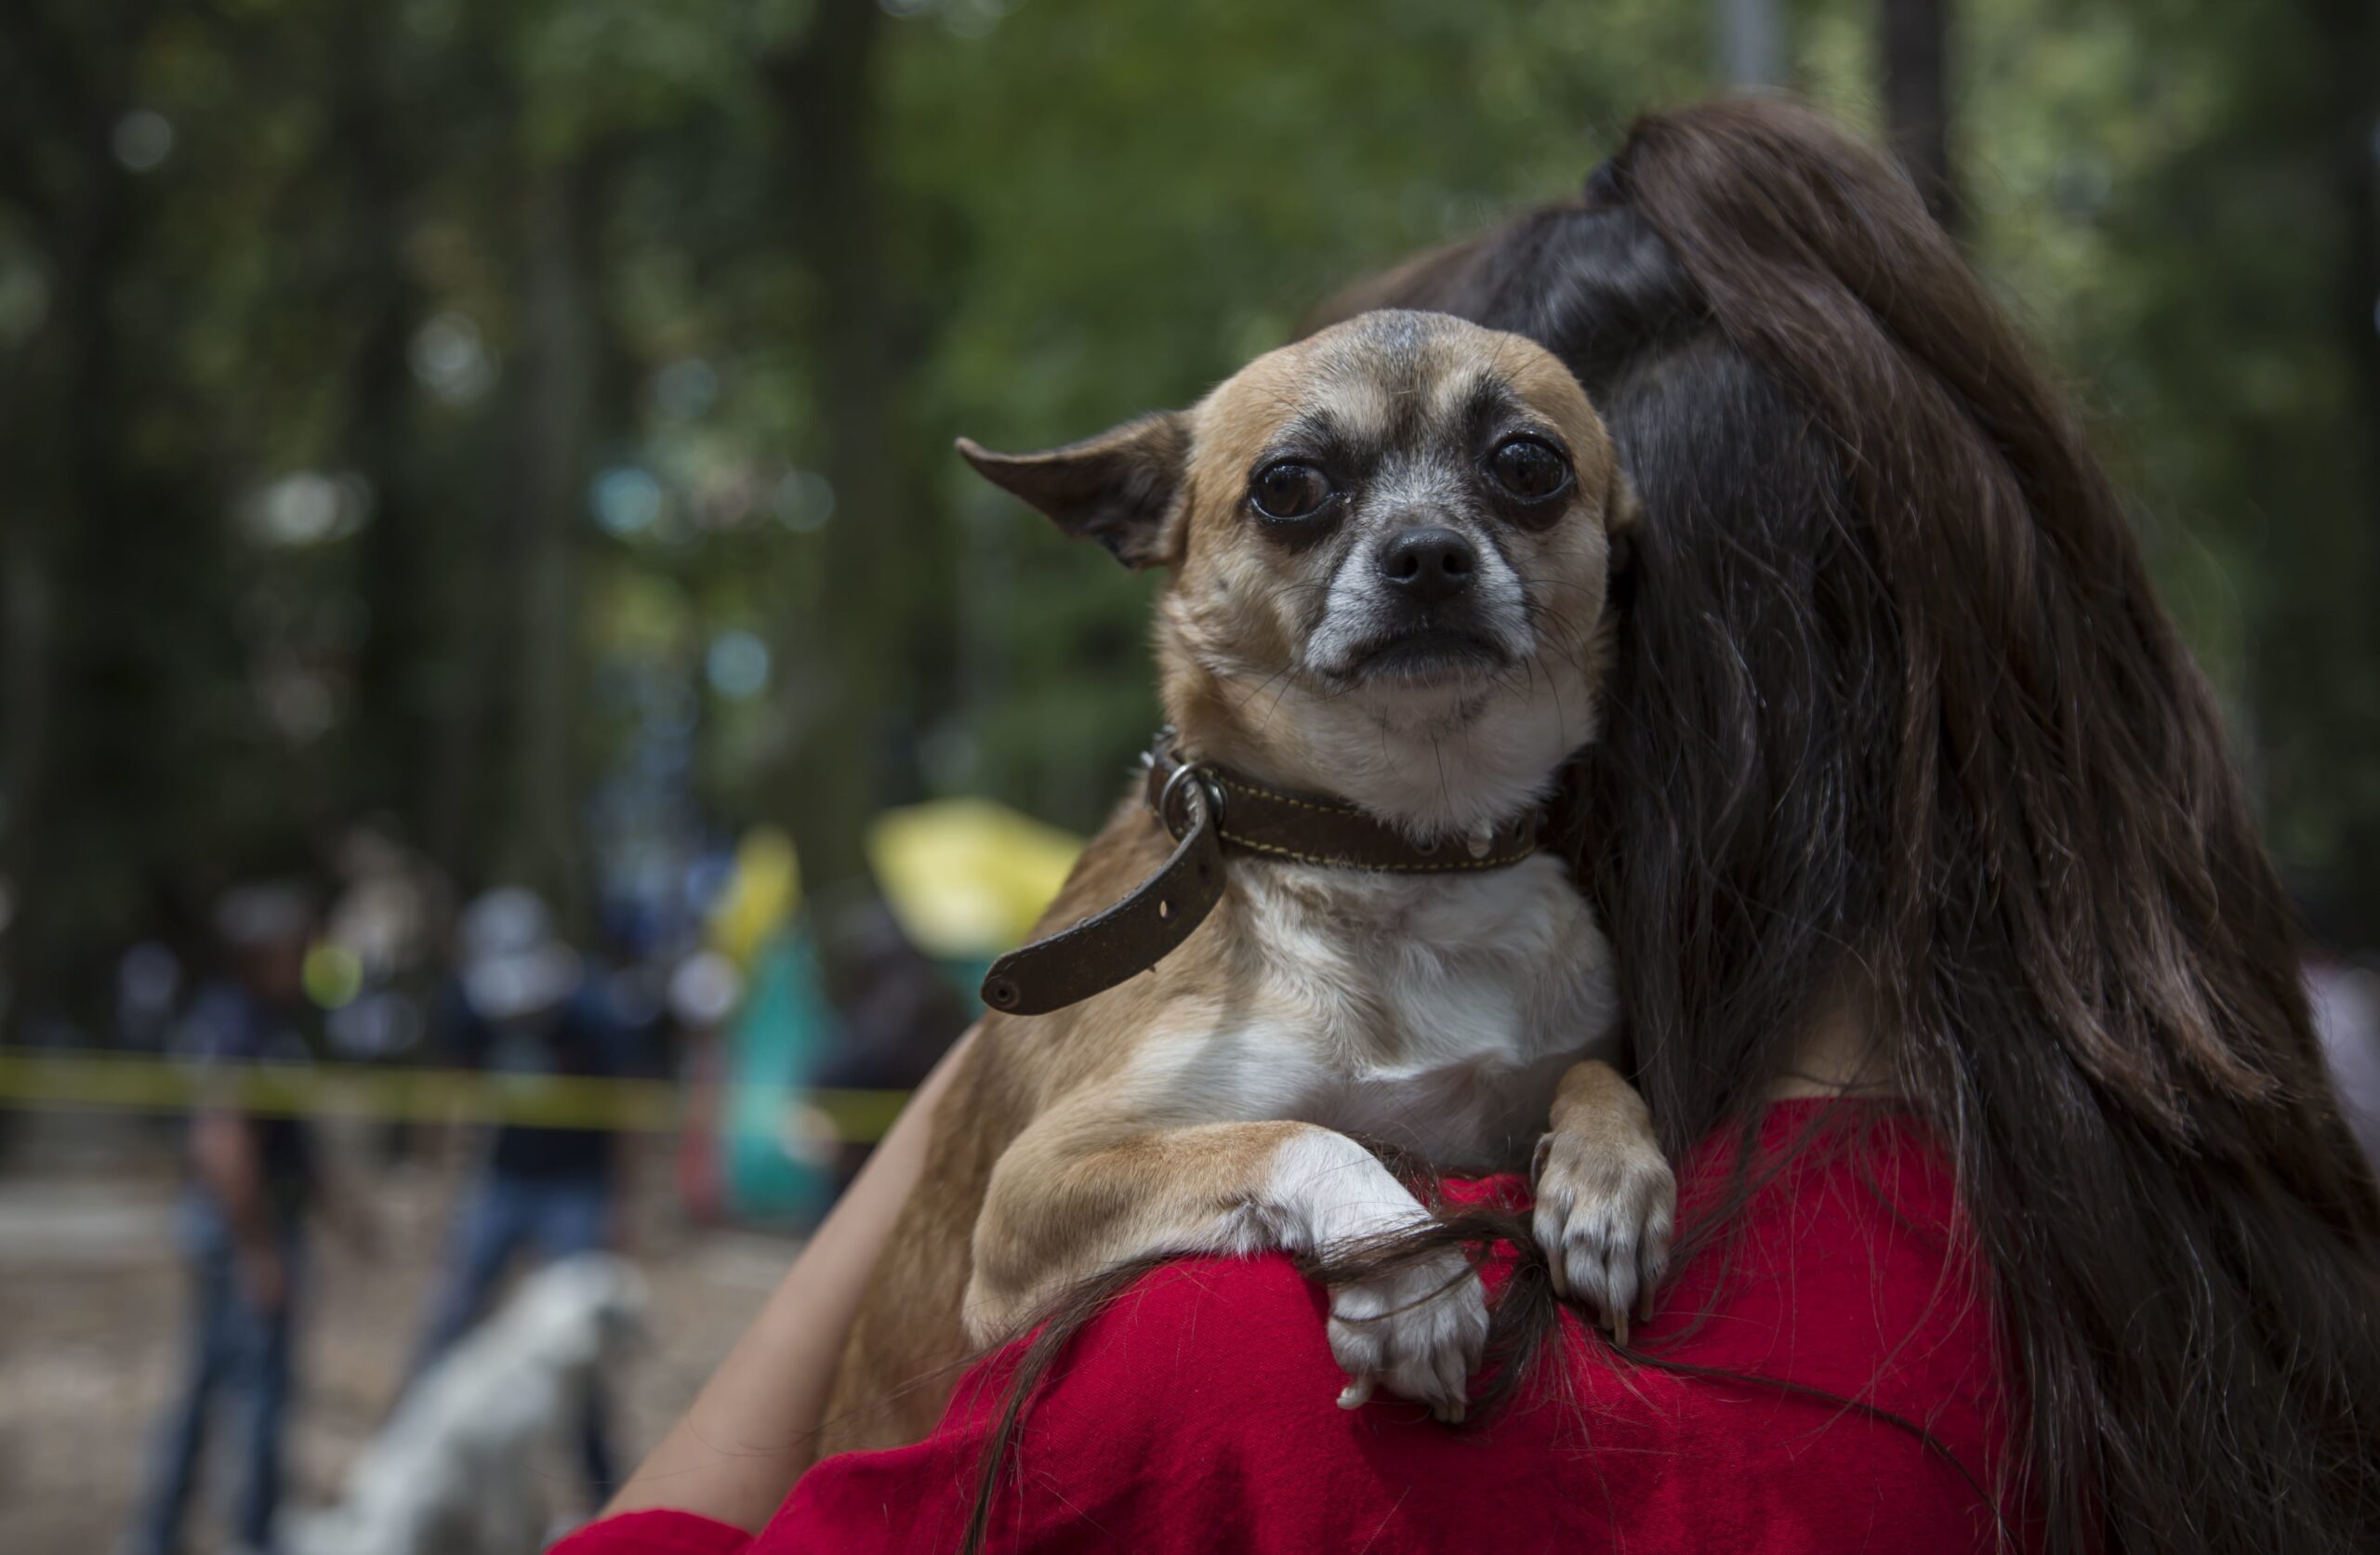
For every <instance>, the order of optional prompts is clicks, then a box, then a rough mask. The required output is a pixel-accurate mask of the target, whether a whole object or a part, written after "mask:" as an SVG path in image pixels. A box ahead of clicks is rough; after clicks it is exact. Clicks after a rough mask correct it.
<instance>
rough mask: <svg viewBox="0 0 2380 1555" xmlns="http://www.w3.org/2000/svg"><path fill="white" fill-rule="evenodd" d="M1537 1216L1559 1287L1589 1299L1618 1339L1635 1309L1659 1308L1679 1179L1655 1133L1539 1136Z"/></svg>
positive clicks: (1644, 1315) (1642, 1316)
mask: <svg viewBox="0 0 2380 1555" xmlns="http://www.w3.org/2000/svg"><path fill="white" fill-rule="evenodd" d="M1534 1165H1535V1171H1534V1174H1533V1175H1534V1176H1535V1178H1536V1179H1537V1211H1536V1214H1535V1216H1534V1217H1533V1219H1532V1221H1531V1229H1532V1230H1533V1231H1534V1232H1536V1236H1537V1243H1538V1245H1539V1246H1540V1248H1542V1249H1543V1250H1544V1253H1545V1258H1546V1266H1547V1275H1548V1277H1549V1278H1550V1279H1551V1281H1552V1282H1553V1285H1554V1293H1555V1294H1556V1295H1559V1296H1561V1297H1562V1298H1564V1299H1566V1300H1575V1301H1583V1302H1585V1303H1586V1304H1587V1305H1588V1306H1589V1307H1590V1308H1592V1309H1593V1311H1594V1312H1595V1314H1596V1319H1597V1322H1598V1324H1600V1325H1601V1326H1603V1327H1605V1328H1607V1329H1609V1330H1610V1331H1611V1337H1612V1340H1613V1342H1614V1343H1616V1344H1621V1345H1625V1344H1626V1343H1627V1342H1628V1330H1629V1314H1630V1313H1631V1311H1633V1312H1634V1313H1635V1316H1636V1320H1637V1321H1638V1322H1640V1323H1643V1322H1649V1321H1650V1320H1651V1318H1652V1315H1653V1297H1654V1292H1655V1290H1656V1289H1657V1287H1659V1285H1660V1282H1661V1276H1662V1275H1663V1274H1665V1273H1666V1272H1668V1268H1669V1252H1670V1234H1671V1231H1672V1228H1673V1222H1674V1220H1675V1218H1676V1213H1677V1179H1675V1177H1674V1176H1673V1175H1672V1173H1671V1171H1670V1165H1669V1162H1668V1161H1667V1159H1665V1158H1664V1157H1663V1156H1662V1154H1661V1153H1660V1150H1659V1147H1658V1146H1656V1145H1655V1144H1654V1143H1653V1141H1652V1140H1650V1139H1632V1138H1623V1139H1621V1140H1619V1141H1617V1142H1615V1141H1614V1140H1612V1139H1611V1138H1610V1137H1609V1136H1605V1137H1603V1138H1600V1139H1595V1140H1582V1139H1579V1138H1574V1137H1571V1136H1569V1135H1566V1134H1563V1133H1560V1132H1556V1133H1552V1134H1548V1135H1546V1136H1545V1137H1544V1138H1543V1139H1541V1140H1539V1141H1538V1146H1537V1154H1536V1158H1535V1163H1534Z"/></svg>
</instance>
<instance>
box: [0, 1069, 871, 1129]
mask: <svg viewBox="0 0 2380 1555" xmlns="http://www.w3.org/2000/svg"><path fill="white" fill-rule="evenodd" d="M768 1089H769V1091H770V1093H771V1094H772V1096H773V1097H774V1098H776V1099H777V1100H779V1101H780V1102H781V1104H782V1106H783V1107H784V1109H785V1110H786V1111H787V1113H791V1112H792V1111H793V1110H794V1109H797V1108H800V1109H813V1110H814V1114H823V1115H824V1116H825V1118H826V1120H827V1121H829V1122H831V1123H832V1124H833V1125H834V1128H835V1131H836V1133H837V1134H839V1135H840V1136H841V1137H842V1138H843V1139H845V1140H858V1141H873V1140H880V1139H882V1138H883V1137H884V1132H885V1130H886V1129H888V1128H890V1127H893V1119H894V1118H895V1117H897V1116H899V1115H900V1112H901V1107H902V1104H903V1103H904V1102H906V1101H907V1100H908V1099H909V1093H908V1092H907V1091H905V1090H788V1089H785V1088H783V1087H768ZM733 1092H734V1087H729V1091H728V1093H724V1094H721V1096H720V1098H719V1107H718V1115H719V1116H721V1117H722V1118H724V1117H726V1116H728V1115H730V1114H731V1113H732V1112H733V1111H734V1105H735V1102H736V1101H737V1100H738V1097H737V1096H735V1095H734V1094H733ZM689 1095H690V1092H689V1090H688V1088H687V1087H684V1086H682V1085H680V1084H678V1083H677V1082H674V1081H669V1080H611V1079H601V1078H596V1077H592V1076H579V1075H557V1074H483V1073H480V1072H477V1071H473V1070H466V1069H387V1068H382V1067H379V1066H377V1065H374V1064H361V1063H226V1062H213V1061H189V1060H177V1059H167V1058H152V1057H147V1056H139V1055H132V1054H115V1053H65V1052H53V1051H45V1050H39V1049H30V1048H0V1107H18V1108H93V1109H99V1110H105V1111H123V1112H182V1111H186V1110H188V1109H191V1108H193V1107H219V1108H224V1109H228V1110H233V1111H238V1112H243V1113H253V1114H258V1115H259V1116H265V1117H367V1118H389V1119H399V1118H406V1119H416V1120H419V1121H425V1122H454V1123H514V1124H526V1125H531V1126H534V1127H540V1128H616V1129H643V1130H650V1131H655V1132H672V1131H675V1130H676V1129H678V1128H680V1127H683V1125H684V1123H685V1111H686V1103H687V1100H688V1098H689Z"/></svg>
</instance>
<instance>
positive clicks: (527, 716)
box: [499, 152, 603, 916]
mask: <svg viewBox="0 0 2380 1555" xmlns="http://www.w3.org/2000/svg"><path fill="white" fill-rule="evenodd" d="M602 183H603V179H602V176H601V173H600V170H599V165H598V158H597V157H596V156H595V155H593V154H591V153H587V152H581V153H579V154H577V155H575V156H573V157H571V158H569V159H567V160H565V161H563V162H562V163H560V164H558V165H552V166H548V167H542V168H537V169H535V170H533V171H532V172H531V174H530V184H529V190H528V196H527V200H526V204H525V211H524V217H525V221H526V231H525V233H524V249H525V253H526V258H527V275H526V282H527V287H526V292H525V295H524V297H523V305H524V319H525V327H524V329H523V330H522V367H521V373H520V376H519V378H518V380H517V384H516V388H517V414H518V415H519V416H520V423H519V429H518V433H517V437H518V441H517V443H516V445H515V465H514V488H515V492H516V501H515V503H514V507H513V514H512V518H513V521H514V523H515V524H516V525H517V528H516V531H515V542H516V546H517V549H516V551H515V556H516V566H515V568H514V570H513V571H512V573H511V575H510V576H509V578H508V579H506V580H505V585H504V586H505V590H506V593H505V599H504V601H503V607H502V608H505V609H506V610H508V611H509V612H512V613H514V618H515V620H516V622H517V633H518V635H517V637H516V638H515V641H514V653H513V660H512V665H511V692H512V696H511V718H510V723H509V728H508V729H507V731H505V734H506V739H505V744H506V746H507V748H508V750H509V761H508V772H507V790H508V792H507V800H506V803H505V804H504V805H503V806H502V807H501V808H500V810H499V813H500V814H501V815H502V816H503V817H504V821H505V824H504V831H503V838H502V847H501V849H500V850H499V857H501V858H503V859H504V861H505V863H506V864H507V865H508V870H507V873H508V874H509V876H510V877H511V878H513V879H515V880H518V881H520V882H522V883H523V884H526V885H530V886H533V887H535V888H536V889H537V890H540V891H541V892H543V893H545V895H546V898H547V900H548V901H549V902H551V903H554V904H555V906H556V907H557V908H558V909H559V910H560V911H562V913H563V914H564V915H565V916H576V914H577V913H578V911H579V909H580V908H581V906H582V905H583V904H584V890H585V886H586V868H585V861H584V859H583V857H582V851H581V849H580V835H579V824H578V822H579V813H578V811H579V807H578V802H577V785H576V783H575V761H574V760H573V752H572V744H571V742H572V736H573V724H574V720H573V718H572V717H571V714H572V712H573V709H574V706H575V703H576V702H577V700H578V678H577V646H578V640H577V639H578V594H577V580H576V573H577V550H578V541H579V534H580V527H579V515H580V513H581V512H582V511H583V509H584V497H585V494H586V491H587V481H588V457H589V453H590V450H591V447H592V444H593V435H592V433H593V424H594V418H595V370H596V340H595V334H596V324H595V302H594V297H593V289H592V283H591V275H592V270H593V260H594V254H593V249H594V245H595V240H596V235H597V226H598V218H599V215H600V208H601V204H602V202H601V199H600V191H601V189H602Z"/></svg>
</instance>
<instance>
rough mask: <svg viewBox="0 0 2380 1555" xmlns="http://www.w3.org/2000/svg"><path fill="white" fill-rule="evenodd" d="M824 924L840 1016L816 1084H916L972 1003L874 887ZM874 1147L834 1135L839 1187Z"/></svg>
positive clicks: (827, 967) (826, 965)
mask: <svg viewBox="0 0 2380 1555" xmlns="http://www.w3.org/2000/svg"><path fill="white" fill-rule="evenodd" d="M822 927H823V930H824V940H825V943H824V944H823V945H822V947H821V954H820V955H819V962H820V966H821V969H822V972H823V981H824V983H825V993H826V999H827V1002H828V1003H829V1004H830V1005H832V1006H833V1008H834V1013H835V1021H834V1025H833V1030H832V1034H831V1036H830V1038H829V1043H830V1045H829V1047H828V1048H827V1050H826V1053H824V1054H823V1055H821V1057H820V1059H819V1061H818V1065H817V1068H816V1070H815V1071H814V1072H813V1074H812V1075H811V1084H812V1085H813V1086H814V1087H820V1088H823V1089H830V1090H831V1089H852V1090H912V1089H915V1088H916V1087H917V1086H918V1085H919V1083H921V1082H922V1081H923V1080H924V1079H925V1077H926V1075H927V1074H930V1073H931V1072H932V1069H933V1066H934V1065H935V1064H936V1063H937V1062H939V1061H941V1059H942V1055H943V1054H945V1053H946V1052H948V1051H949V1050H950V1045H951V1044H952V1043H954V1042H956V1041H958V1040H959V1033H960V1032H962V1031H964V1030H966V1029H967V1022H968V1019H969V1011H968V1008H967V1007H966V1005H965V1004H963V1003H962V1002H961V1001H960V999H959V994H958V991H957V990H956V989H954V988H953V987H952V986H951V984H950V982H949V980H948V979H947V978H945V977H944V976H943V975H942V974H941V972H940V970H939V969H937V968H936V967H935V966H934V964H933V962H932V959H931V958H930V957H928V956H927V955H926V954H925V952H923V951H922V950H920V949H919V948H918V946H917V943H916V942H914V941H913V940H911V939H910V937H909V934H908V931H907V930H906V929H904V928H903V927H902V925H901V920H900V918H899V916H896V915H895V914H894V912H893V908H892V907H891V906H890V905H889V904H888V903H886V902H885V901H884V900H883V898H881V897H879V896H877V895H875V894H874V893H872V892H871V893H868V894H866V895H865V896H861V897H859V898H857V899H856V900H853V901H850V902H847V903H843V904H842V905H841V906H840V910H838V911H836V912H834V913H833V914H831V915H827V916H826V921H825V923H824V925H823V926H822ZM829 1127H831V1126H829ZM870 1148H871V1147H870V1145H869V1144H868V1143H867V1142H866V1141H855V1140H837V1141H836V1148H835V1159H834V1161H833V1162H832V1163H831V1165H832V1168H833V1170H834V1173H835V1192H836V1193H839V1194H840V1193H842V1192H843V1190H845V1189H846V1188H848V1187H850V1186H851V1182H852V1179H853V1178H854V1177H855V1176H857V1175H858V1173H859V1169H860V1167H861V1166H863V1165H864V1164H865V1163H866V1160H867V1154H868V1151H869V1149H870Z"/></svg>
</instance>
